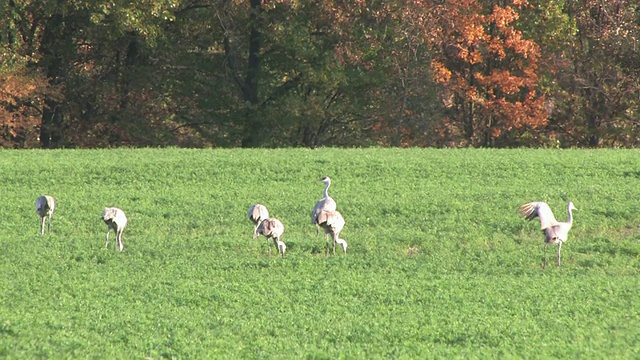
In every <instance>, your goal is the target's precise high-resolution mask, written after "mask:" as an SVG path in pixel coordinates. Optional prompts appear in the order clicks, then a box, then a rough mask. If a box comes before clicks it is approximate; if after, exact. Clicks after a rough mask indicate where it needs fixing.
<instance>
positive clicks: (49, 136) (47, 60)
mask: <svg viewBox="0 0 640 360" xmlns="http://www.w3.org/2000/svg"><path fill="white" fill-rule="evenodd" d="M63 30H64V19H63V17H62V15H60V14H56V15H54V16H52V17H51V19H49V21H47V24H46V25H45V27H44V31H43V34H42V40H41V43H40V53H41V54H43V60H42V63H43V64H44V67H45V74H46V76H47V79H48V80H49V82H50V83H51V85H52V86H54V87H55V86H57V85H60V83H62V78H63V77H64V70H63V69H62V64H63V61H62V58H63V56H64V54H62V53H61V52H62V51H63V50H62V49H61V48H62V47H61V46H60V40H61V37H63V36H64V31H63ZM63 41H64V40H63ZM44 104H45V106H44V109H43V111H42V124H41V125H40V146H41V147H43V148H45V149H50V148H55V147H58V146H60V143H61V141H62V125H63V122H64V112H63V110H62V104H61V103H60V102H59V101H58V100H57V99H55V98H53V97H52V96H51V95H47V97H46V98H45V99H44Z"/></svg>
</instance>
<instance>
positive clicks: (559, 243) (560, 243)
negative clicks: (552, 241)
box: [558, 241, 562, 267]
mask: <svg viewBox="0 0 640 360" xmlns="http://www.w3.org/2000/svg"><path fill="white" fill-rule="evenodd" d="M561 248H562V241H560V242H558V267H560V249H561Z"/></svg>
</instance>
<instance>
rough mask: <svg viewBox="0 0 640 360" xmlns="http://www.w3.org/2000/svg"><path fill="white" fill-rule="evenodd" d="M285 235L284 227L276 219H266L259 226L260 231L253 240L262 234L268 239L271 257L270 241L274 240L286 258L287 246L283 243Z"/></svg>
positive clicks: (258, 230)
mask: <svg viewBox="0 0 640 360" xmlns="http://www.w3.org/2000/svg"><path fill="white" fill-rule="evenodd" d="M283 233H284V225H282V222H281V221H280V220H278V219H276V218H270V219H264V220H262V221H261V222H260V225H258V229H257V231H256V233H255V234H254V236H253V238H254V239H255V238H257V237H258V236H259V235H260V234H262V235H264V236H265V237H266V238H267V248H268V249H269V256H271V243H270V242H269V239H273V242H274V244H276V247H277V248H278V251H279V252H280V254H281V255H282V256H283V257H284V253H285V251H286V250H287V246H286V245H285V244H284V242H283V241H282V234H283Z"/></svg>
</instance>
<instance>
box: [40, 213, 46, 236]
mask: <svg viewBox="0 0 640 360" xmlns="http://www.w3.org/2000/svg"><path fill="white" fill-rule="evenodd" d="M45 221H47V217H46V216H43V217H42V218H40V235H44V222H45Z"/></svg>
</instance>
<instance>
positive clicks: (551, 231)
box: [518, 201, 578, 267]
mask: <svg viewBox="0 0 640 360" xmlns="http://www.w3.org/2000/svg"><path fill="white" fill-rule="evenodd" d="M572 210H578V209H576V207H575V206H574V205H573V203H572V202H571V201H569V203H568V204H567V213H568V218H567V221H566V222H558V221H557V220H556V218H555V216H553V212H552V211H551V208H550V207H549V205H547V203H545V202H542V201H534V202H530V203H526V204H524V205H522V206H520V209H519V210H518V212H519V213H520V215H521V216H523V217H524V218H525V219H527V220H532V219H534V218H536V217H538V218H539V219H540V229H541V230H542V231H544V267H546V266H547V245H549V244H557V245H558V255H557V260H558V266H560V249H561V248H562V243H563V242H565V241H567V237H568V235H569V230H571V226H572V225H573V214H572V213H571V211H572Z"/></svg>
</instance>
